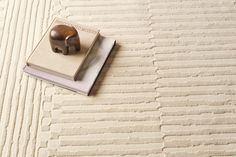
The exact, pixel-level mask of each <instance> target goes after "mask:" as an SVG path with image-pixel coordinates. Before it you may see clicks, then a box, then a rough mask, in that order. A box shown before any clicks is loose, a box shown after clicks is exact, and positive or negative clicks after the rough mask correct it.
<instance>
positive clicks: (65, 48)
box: [62, 46, 69, 55]
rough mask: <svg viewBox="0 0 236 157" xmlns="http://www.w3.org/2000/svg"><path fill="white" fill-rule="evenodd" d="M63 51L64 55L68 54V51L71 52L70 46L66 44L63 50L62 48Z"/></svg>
mask: <svg viewBox="0 0 236 157" xmlns="http://www.w3.org/2000/svg"><path fill="white" fill-rule="evenodd" d="M62 53H63V54H64V55H68V53H69V47H68V46H65V47H64V48H63V50H62Z"/></svg>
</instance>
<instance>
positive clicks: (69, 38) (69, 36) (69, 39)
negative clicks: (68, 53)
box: [65, 35, 73, 46]
mask: <svg viewBox="0 0 236 157" xmlns="http://www.w3.org/2000/svg"><path fill="white" fill-rule="evenodd" d="M72 37H73V36H72V35H68V36H67V37H66V39H65V45H66V46H69V45H70V43H71V39H72Z"/></svg>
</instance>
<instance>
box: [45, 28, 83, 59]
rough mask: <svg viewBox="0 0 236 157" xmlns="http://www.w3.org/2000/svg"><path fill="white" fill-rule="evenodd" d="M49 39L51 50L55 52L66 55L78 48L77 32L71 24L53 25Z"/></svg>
mask: <svg viewBox="0 0 236 157" xmlns="http://www.w3.org/2000/svg"><path fill="white" fill-rule="evenodd" d="M49 40H50V44H51V48H52V50H53V51H54V52H56V53H59V52H62V53H63V54H64V55H68V54H69V53H74V52H77V51H79V50H80V39H79V34H78V32H77V30H76V29H75V28H74V27H73V26H67V25H56V26H54V27H53V28H52V29H51V31H50V33H49Z"/></svg>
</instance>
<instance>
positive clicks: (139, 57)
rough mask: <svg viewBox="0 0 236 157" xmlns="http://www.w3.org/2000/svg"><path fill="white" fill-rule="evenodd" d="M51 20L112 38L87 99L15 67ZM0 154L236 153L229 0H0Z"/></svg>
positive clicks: (128, 156) (163, 156)
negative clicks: (113, 41)
mask: <svg viewBox="0 0 236 157" xmlns="http://www.w3.org/2000/svg"><path fill="white" fill-rule="evenodd" d="M55 16H58V17H63V18H66V19H68V20H72V21H74V22H79V23H82V24H86V25H91V26H94V27H97V28H99V29H100V30H101V33H102V34H103V35H105V36H108V37H112V38H114V39H116V40H117V43H118V46H116V47H115V50H114V51H113V53H112V55H111V56H110V59H109V60H108V62H107V64H106V65H105V68H104V69H103V71H102V75H101V76H100V77H99V79H98V81H97V83H96V85H95V88H94V89H93V95H92V96H90V97H86V96H82V95H79V94H76V93H74V92H70V91H68V90H65V89H62V88H60V87H57V86H53V85H51V84H48V83H45V82H42V81H39V80H36V79H34V78H30V77H28V76H27V75H25V74H23V72H22V68H23V66H24V63H25V60H26V58H27V57H28V56H29V54H30V53H31V51H32V49H33V48H34V46H35V45H36V44H37V42H38V41H39V39H40V38H41V36H42V35H43V33H44V31H45V30H46V28H47V27H48V25H49V24H50V22H51V20H52V19H53V18H54V17H55ZM0 156H1V157H48V156H51V157H53V156H58V157H94V156H98V157H143V156H147V157H233V156H236V6H235V5H234V1H233V0H146V1H145V0H125V1H122V0H94V1H92V0H0Z"/></svg>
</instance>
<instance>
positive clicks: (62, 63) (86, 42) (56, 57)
mask: <svg viewBox="0 0 236 157" xmlns="http://www.w3.org/2000/svg"><path fill="white" fill-rule="evenodd" d="M60 24H64V25H69V26H74V27H75V28H76V29H77V31H78V33H79V37H80V44H81V50H80V51H79V52H78V53H75V54H70V55H63V54H62V53H55V52H53V51H52V49H51V45H50V42H49V32H50V30H51V28H52V27H54V26H55V25H60ZM98 36H99V31H98V30H96V29H93V28H90V27H87V26H82V25H78V24H72V23H71V22H68V21H65V20H63V19H59V18H55V19H54V20H53V22H52V24H51V25H50V27H49V28H48V30H47V31H46V33H45V35H44V36H43V38H42V39H41V41H40V42H39V44H38V45H37V46H36V48H35V49H34V51H33V53H32V54H31V55H30V56H29V58H28V60H27V62H26V63H27V65H28V66H31V67H33V68H35V69H38V70H41V71H45V72H47V73H51V74H54V75H57V76H60V77H63V78H66V79H70V80H75V79H76V76H77V74H78V72H79V70H80V67H81V65H82V64H83V62H84V60H85V58H86V57H87V55H88V54H89V51H90V50H91V48H92V47H93V45H94V43H95V41H96V39H97V37H98Z"/></svg>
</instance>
